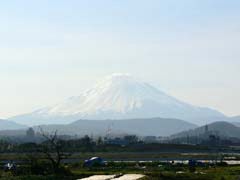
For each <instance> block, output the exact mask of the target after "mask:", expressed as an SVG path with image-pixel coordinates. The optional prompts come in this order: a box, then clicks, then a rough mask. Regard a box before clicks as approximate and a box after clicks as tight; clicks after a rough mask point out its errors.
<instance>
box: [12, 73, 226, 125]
mask: <svg viewBox="0 0 240 180" xmlns="http://www.w3.org/2000/svg"><path fill="white" fill-rule="evenodd" d="M151 117H164V118H179V119H185V120H188V121H190V122H192V123H198V124H199V123H200V124H201V123H203V124H204V123H205V121H206V120H209V119H212V121H215V120H216V118H224V115H223V114H221V113H219V112H217V111H215V110H211V109H208V108H200V107H195V106H192V105H190V104H187V103H184V102H181V101H179V100H177V99H176V98H173V97H171V96H169V95H167V94H165V93H163V92H161V91H159V90H158V89H156V88H154V87H153V86H151V85H149V84H147V83H145V82H141V81H139V80H137V79H135V78H133V77H132V76H130V75H125V74H113V75H111V76H108V77H106V78H104V79H103V80H102V81H101V82H99V83H97V84H96V86H95V87H93V88H92V89H89V90H87V91H85V92H84V93H82V94H81V95H80V96H78V97H71V98H69V99H67V100H66V101H64V102H63V103H60V104H57V105H55V106H52V107H48V108H44V109H40V110H38V111H35V112H33V113H30V114H25V115H20V116H16V117H14V118H11V119H12V120H14V121H16V122H21V123H26V124H42V123H43V124H51V123H65V124H66V123H70V122H72V121H74V120H78V119H99V120H101V119H129V118H151ZM203 121H204V122H203Z"/></svg>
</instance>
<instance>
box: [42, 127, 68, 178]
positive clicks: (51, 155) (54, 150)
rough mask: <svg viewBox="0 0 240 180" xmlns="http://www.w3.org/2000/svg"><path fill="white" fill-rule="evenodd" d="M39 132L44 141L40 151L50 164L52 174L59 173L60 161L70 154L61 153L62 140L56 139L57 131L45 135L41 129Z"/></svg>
mask: <svg viewBox="0 0 240 180" xmlns="http://www.w3.org/2000/svg"><path fill="white" fill-rule="evenodd" d="M40 130H41V134H42V136H43V137H44V138H45V139H46V141H45V142H43V143H42V146H41V150H40V151H41V152H42V153H43V154H44V155H45V158H46V159H47V160H49V161H50V162H51V164H52V167H53V171H54V173H56V174H57V173H60V170H61V163H62V160H64V159H67V158H68V157H69V156H70V154H69V153H66V152H64V151H63V140H61V139H60V138H59V137H58V135H57V131H55V132H54V133H52V134H46V133H44V131H43V130H42V129H40Z"/></svg>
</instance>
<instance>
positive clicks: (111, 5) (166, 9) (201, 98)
mask: <svg viewBox="0 0 240 180" xmlns="http://www.w3.org/2000/svg"><path fill="white" fill-rule="evenodd" d="M239 9H240V1H239V0H181V1H179V0H164V1H161V0H101V1H99V0H85V1H84V0H82V1H81V0H70V1H68V0H39V1H32V0H21V1H19V0H9V1H1V2H0V23H1V25H0V26H1V28H0V118H7V117H10V116H14V115H17V114H21V113H26V112H30V111H32V110H36V109H38V108H41V107H43V106H47V105H52V104H55V103H57V102H59V101H62V100H63V99H65V98H67V97H70V96H74V95H79V94H80V93H81V91H82V90H84V89H86V88H89V87H91V86H92V85H93V84H94V83H95V82H96V81H98V80H99V79H101V78H102V77H104V76H106V75H109V74H111V73H130V74H132V75H133V76H136V77H138V78H141V79H143V80H145V81H147V82H150V83H151V84H152V85H154V86H156V87H158V88H161V89H162V90H163V91H165V92H167V93H169V94H170V95H173V96H175V97H177V98H179V99H181V100H184V101H186V102H188V103H191V104H194V105H198V106H208V107H212V108H215V109H218V110H219V111H222V112H223V113H225V114H226V115H240V11H239Z"/></svg>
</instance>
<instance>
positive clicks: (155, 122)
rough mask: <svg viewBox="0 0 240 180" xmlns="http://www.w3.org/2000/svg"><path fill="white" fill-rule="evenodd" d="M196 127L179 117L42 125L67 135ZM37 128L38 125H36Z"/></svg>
mask: <svg viewBox="0 0 240 180" xmlns="http://www.w3.org/2000/svg"><path fill="white" fill-rule="evenodd" d="M195 127H197V126H196V125H195V124H191V123H188V122H186V121H182V120H179V119H163V118H151V119H127V120H102V121H99V120H78V121H75V122H73V123H71V124H68V125H42V126H41V128H42V129H43V130H44V131H48V132H53V131H54V130H58V132H59V133H60V134H68V135H75V134H77V135H86V134H89V135H90V134H93V135H101V136H105V135H106V133H110V134H136V135H140V136H147V135H154V136H169V135H171V134H174V133H177V132H181V131H184V130H188V129H192V128H195ZM36 129H38V127H36Z"/></svg>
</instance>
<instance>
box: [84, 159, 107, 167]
mask: <svg viewBox="0 0 240 180" xmlns="http://www.w3.org/2000/svg"><path fill="white" fill-rule="evenodd" d="M103 165H105V162H104V161H103V159H102V158H100V157H92V158H90V159H88V160H85V162H84V164H83V167H93V166H103Z"/></svg>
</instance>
